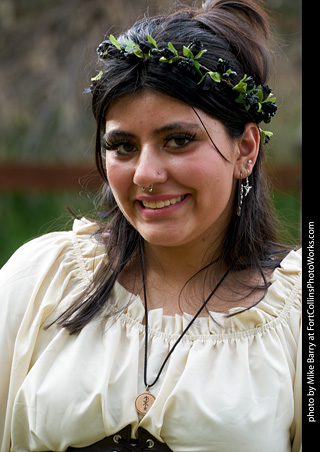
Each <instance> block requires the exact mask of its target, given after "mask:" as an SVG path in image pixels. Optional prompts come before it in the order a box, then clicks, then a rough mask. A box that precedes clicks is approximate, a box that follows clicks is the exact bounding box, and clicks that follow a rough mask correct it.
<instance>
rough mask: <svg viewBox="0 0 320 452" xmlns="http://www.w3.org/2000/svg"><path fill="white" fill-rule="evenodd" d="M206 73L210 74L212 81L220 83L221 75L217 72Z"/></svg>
mask: <svg viewBox="0 0 320 452" xmlns="http://www.w3.org/2000/svg"><path fill="white" fill-rule="evenodd" d="M208 74H209V75H210V77H211V78H212V80H213V81H214V82H217V83H220V82H221V80H222V76H221V74H220V73H219V72H208Z"/></svg>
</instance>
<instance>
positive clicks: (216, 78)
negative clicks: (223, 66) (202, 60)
mask: <svg viewBox="0 0 320 452" xmlns="http://www.w3.org/2000/svg"><path fill="white" fill-rule="evenodd" d="M195 63H198V62H197V61H195V62H194V63H193V65H195ZM198 64H199V63H198ZM199 66H200V65H199ZM199 72H200V71H199ZM207 75H209V76H210V78H211V79H212V80H213V81H214V82H217V83H220V82H221V80H222V76H221V74H219V72H206V73H205V74H204V75H203V76H202V78H201V80H200V82H198V83H197V85H200V84H201V83H202V82H203V80H204V79H205V78H206V76H207Z"/></svg>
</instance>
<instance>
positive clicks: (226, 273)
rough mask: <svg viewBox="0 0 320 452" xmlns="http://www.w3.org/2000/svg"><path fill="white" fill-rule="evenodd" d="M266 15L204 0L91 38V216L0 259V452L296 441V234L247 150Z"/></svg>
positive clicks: (214, 451)
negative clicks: (291, 239) (98, 200)
mask: <svg viewBox="0 0 320 452" xmlns="http://www.w3.org/2000/svg"><path fill="white" fill-rule="evenodd" d="M267 24H268V20H267V16H266V14H265V13H264V12H263V10H262V9H261V8H260V7H259V6H258V5H257V4H256V3H253V2H251V1H250V0H241V1H240V0H238V1H236V2H234V1H231V0H218V1H216V2H210V1H209V2H208V1H207V2H205V4H204V5H203V6H202V8H200V9H195V8H182V9H180V10H178V11H175V12H173V13H169V14H167V15H159V16H156V17H154V18H145V19H143V20H140V21H138V22H137V23H136V24H135V25H134V26H133V27H131V29H130V30H129V31H128V32H127V33H125V34H123V35H122V36H120V37H119V38H118V39H116V38H115V37H114V36H110V37H109V38H108V39H106V40H105V41H104V42H103V43H102V44H101V45H100V46H99V47H98V55H99V63H98V64H99V68H98V75H96V76H95V77H93V78H92V85H91V87H90V89H88V90H87V91H89V92H92V96H93V98H92V105H93V112H94V115H95V118H96V120H97V135H96V136H97V141H96V156H97V165H98V168H99V170H100V172H101V175H102V177H103V178H104V180H105V189H104V191H103V194H104V197H105V203H106V206H107V210H106V213H105V214H104V216H105V218H106V221H101V223H100V225H99V226H98V225H97V224H96V223H94V222H90V221H88V220H85V219H77V220H76V221H75V223H74V227H73V231H70V232H65V233H64V232H62V233H61V232H59V233H54V234H49V235H46V236H43V237H40V238H38V239H36V240H33V241H31V242H30V243H28V244H26V245H24V246H23V247H22V248H21V249H20V250H18V251H17V253H15V255H14V256H13V257H12V258H11V260H10V261H9V262H8V263H7V265H6V266H5V267H4V269H3V270H2V275H1V294H2V295H1V316H0V318H1V321H2V322H3V326H2V328H1V334H2V337H1V343H2V344H3V345H2V353H3V359H2V382H1V397H2V400H1V410H2V414H1V419H4V423H3V426H2V427H1V428H2V430H1V432H3V439H2V447H1V451H2V452H6V451H9V450H13V451H26V450H28V451H45V450H50V451H65V450H69V451H71V450H76V449H78V448H79V449H80V450H81V449H82V450H91V451H98V450H104V451H114V450H117V451H127V450H130V451H135V450H148V449H153V450H158V451H160V450H165V451H170V450H172V451H185V452H187V451H188V452H189V451H190V452H191V451H206V452H230V451H231V450H232V451H234V450H237V452H242V451H243V452H244V451H245V452H248V451H256V450H259V451H260V452H262V451H263V452H270V451H271V450H272V451H273V452H288V451H294V452H297V451H300V450H301V415H300V410H301V407H300V395H299V394H300V381H301V380H300V379H301V375H300V365H301V364H300V349H299V347H300V345H299V343H300V342H299V331H300V304H301V300H300V282H299V281H300V279H299V278H300V265H301V263H300V253H299V252H296V251H289V249H287V248H286V247H283V246H280V245H278V244H277V243H276V239H275V236H276V230H275V226H274V220H273V216H272V212H271V210H270V208H269V206H268V202H267V192H266V185H265V181H264V175H263V170H262V167H261V163H262V160H263V148H264V146H263V144H264V143H265V142H267V141H268V139H269V138H270V136H271V133H270V132H265V131H263V130H262V129H261V128H260V127H259V124H260V123H261V122H263V121H264V122H267V123H268V122H269V121H270V119H271V118H272V117H273V116H274V114H275V112H276V109H277V107H276V104H275V98H274V97H273V95H272V94H271V90H270V88H269V87H268V85H267V84H266V82H267V76H268V67H269V51H268V45H267V43H268V39H267V38H268V26H267ZM262 142H264V143H262Z"/></svg>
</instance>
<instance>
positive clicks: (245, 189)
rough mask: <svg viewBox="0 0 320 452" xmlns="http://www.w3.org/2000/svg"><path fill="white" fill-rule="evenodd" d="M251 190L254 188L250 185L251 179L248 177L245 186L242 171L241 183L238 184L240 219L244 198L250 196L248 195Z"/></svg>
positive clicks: (238, 213)
mask: <svg viewBox="0 0 320 452" xmlns="http://www.w3.org/2000/svg"><path fill="white" fill-rule="evenodd" d="M251 188H252V186H250V185H249V177H246V185H243V183H242V173H241V171H240V179H239V183H238V206H237V215H238V217H240V215H241V209H242V204H243V198H245V197H246V196H248V193H249V191H250V190H251ZM244 192H245V193H244Z"/></svg>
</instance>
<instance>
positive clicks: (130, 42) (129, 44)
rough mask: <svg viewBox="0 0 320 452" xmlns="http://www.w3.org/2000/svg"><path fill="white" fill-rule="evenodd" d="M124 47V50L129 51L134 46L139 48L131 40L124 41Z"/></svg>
mask: <svg viewBox="0 0 320 452" xmlns="http://www.w3.org/2000/svg"><path fill="white" fill-rule="evenodd" d="M125 45H126V48H125V51H126V52H130V51H131V50H133V49H135V48H139V47H138V45H137V44H135V43H134V42H133V41H131V40H130V41H126V42H125Z"/></svg>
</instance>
